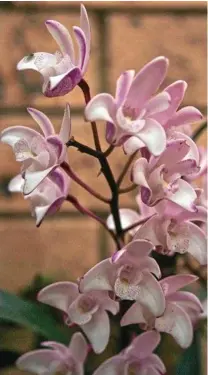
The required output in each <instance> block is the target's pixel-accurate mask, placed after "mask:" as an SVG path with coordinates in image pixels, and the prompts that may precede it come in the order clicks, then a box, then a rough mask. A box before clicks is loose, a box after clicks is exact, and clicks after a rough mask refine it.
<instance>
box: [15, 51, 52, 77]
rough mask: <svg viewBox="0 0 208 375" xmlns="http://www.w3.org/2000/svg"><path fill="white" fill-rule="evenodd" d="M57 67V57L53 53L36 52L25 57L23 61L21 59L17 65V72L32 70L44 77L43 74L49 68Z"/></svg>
mask: <svg viewBox="0 0 208 375" xmlns="http://www.w3.org/2000/svg"><path fill="white" fill-rule="evenodd" d="M55 65H56V56H55V55H53V54H52V53H47V52H35V53H31V54H30V55H28V56H25V57H23V59H21V60H20V61H19V62H18V64H17V70H27V69H32V70H35V71H37V72H39V73H41V74H42V75H44V74H43V73H42V72H43V71H44V69H45V68H47V67H48V66H51V67H53V66H55Z"/></svg>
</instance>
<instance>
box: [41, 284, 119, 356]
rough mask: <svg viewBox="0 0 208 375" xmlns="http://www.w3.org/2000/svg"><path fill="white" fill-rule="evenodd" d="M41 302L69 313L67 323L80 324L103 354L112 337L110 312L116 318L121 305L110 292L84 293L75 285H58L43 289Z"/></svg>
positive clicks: (97, 351)
mask: <svg viewBox="0 0 208 375" xmlns="http://www.w3.org/2000/svg"><path fill="white" fill-rule="evenodd" d="M38 300H39V301H40V302H43V303H46V304H48V305H50V306H54V307H56V308H58V309H60V310H62V311H64V312H65V314H66V318H65V323H66V324H67V325H70V324H72V323H74V324H78V325H79V326H80V327H81V329H82V330H83V331H84V333H85V334H86V336H87V337H88V339H89V341H90V343H91V345H92V347H93V350H94V351H95V353H101V352H102V351H103V350H104V349H105V348H106V346H107V344H108V340H109V337H110V323H109V317H108V314H107V312H106V311H110V312H111V313H112V314H114V315H116V314H117V312H118V310H119V303H118V302H116V301H113V300H112V299H111V298H110V297H109V296H108V292H105V291H94V290H92V291H89V292H86V293H80V292H79V289H78V285H77V284H75V283H72V282H57V283H54V284H52V285H49V286H47V287H46V288H44V289H42V290H41V291H40V292H39V294H38Z"/></svg>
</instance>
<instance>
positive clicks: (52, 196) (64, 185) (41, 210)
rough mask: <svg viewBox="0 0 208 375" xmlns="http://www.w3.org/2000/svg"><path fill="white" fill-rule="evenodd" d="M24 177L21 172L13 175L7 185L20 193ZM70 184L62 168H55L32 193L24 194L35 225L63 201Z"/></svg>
mask: <svg viewBox="0 0 208 375" xmlns="http://www.w3.org/2000/svg"><path fill="white" fill-rule="evenodd" d="M23 186H24V179H23V177H22V176H21V174H19V175H17V176H16V177H14V178H13V179H12V180H11V181H10V183H9V186H8V189H9V191H11V192H13V193H22V192H23ZM69 186H70V178H69V177H68V176H67V175H66V174H65V172H64V171H63V170H61V169H60V168H57V169H56V170H54V171H52V172H51V173H50V177H46V178H45V179H44V180H43V181H42V182H41V183H40V184H39V185H38V186H37V188H36V189H35V190H33V191H32V193H30V194H28V195H24V198H25V199H27V200H28V201H29V203H30V207H31V213H32V216H34V217H35V219H36V226H38V227H39V226H40V224H41V223H42V221H43V220H44V218H45V216H49V215H53V214H54V213H55V212H57V211H58V210H59V209H60V207H61V205H62V204H63V202H64V201H65V199H66V197H67V195H68V190H69Z"/></svg>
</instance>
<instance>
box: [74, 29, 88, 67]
mask: <svg viewBox="0 0 208 375" xmlns="http://www.w3.org/2000/svg"><path fill="white" fill-rule="evenodd" d="M73 30H74V34H75V37H76V40H77V44H78V47H79V61H78V64H77V65H78V67H79V68H80V70H81V71H83V66H84V62H85V56H86V38H85V34H84V32H83V31H82V29H80V27H77V26H74V27H73Z"/></svg>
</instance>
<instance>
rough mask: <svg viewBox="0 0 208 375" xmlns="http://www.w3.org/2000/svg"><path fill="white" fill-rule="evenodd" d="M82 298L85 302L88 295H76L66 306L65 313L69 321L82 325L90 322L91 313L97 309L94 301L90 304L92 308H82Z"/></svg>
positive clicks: (97, 306)
mask: <svg viewBox="0 0 208 375" xmlns="http://www.w3.org/2000/svg"><path fill="white" fill-rule="evenodd" d="M83 300H84V303H86V304H87V302H88V296H87V295H82V294H80V295H79V297H77V298H76V299H75V300H74V301H73V302H72V303H71V304H70V306H69V307H68V310H67V314H68V318H69V321H70V323H75V324H78V325H80V326H83V325H84V324H87V323H89V322H90V320H91V319H92V316H93V314H94V313H96V311H97V310H98V309H99V305H98V304H97V303H96V304H95V305H93V306H92V308H90V309H89V310H86V311H85V309H83V308H82V305H80V303H82V301H83ZM67 320H68V319H67Z"/></svg>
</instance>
